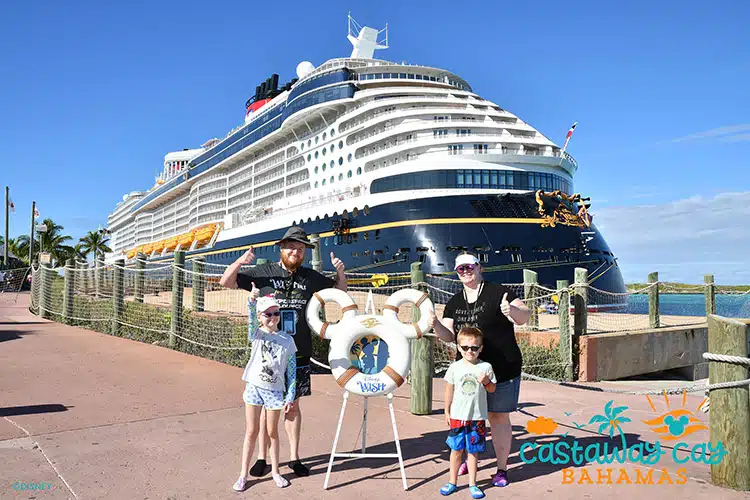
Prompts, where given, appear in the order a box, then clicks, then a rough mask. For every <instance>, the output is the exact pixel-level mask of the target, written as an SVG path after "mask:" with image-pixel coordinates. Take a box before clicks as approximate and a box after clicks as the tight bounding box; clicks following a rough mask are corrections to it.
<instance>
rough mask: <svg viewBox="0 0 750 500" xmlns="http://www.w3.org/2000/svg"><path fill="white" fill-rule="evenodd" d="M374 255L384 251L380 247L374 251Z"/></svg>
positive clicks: (381, 253)
mask: <svg viewBox="0 0 750 500" xmlns="http://www.w3.org/2000/svg"><path fill="white" fill-rule="evenodd" d="M372 253H373V254H374V255H383V251H382V250H380V249H378V250H375V251H373V252H372Z"/></svg>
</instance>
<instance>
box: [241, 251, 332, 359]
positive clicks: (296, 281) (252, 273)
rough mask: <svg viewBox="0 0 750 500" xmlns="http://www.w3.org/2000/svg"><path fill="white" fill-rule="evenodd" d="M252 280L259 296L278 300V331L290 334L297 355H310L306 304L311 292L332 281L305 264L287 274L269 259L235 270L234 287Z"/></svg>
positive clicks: (329, 285) (248, 287) (247, 285)
mask: <svg viewBox="0 0 750 500" xmlns="http://www.w3.org/2000/svg"><path fill="white" fill-rule="evenodd" d="M253 282H255V286H256V287H258V288H259V289H260V293H261V295H267V294H270V293H273V294H274V298H275V299H276V300H277V301H278V302H279V306H280V309H281V322H280V323H279V330H281V331H284V332H286V333H287V334H289V335H291V336H292V338H293V339H294V343H295V344H296V345H297V357H298V358H310V356H312V337H311V334H310V327H309V326H308V325H307V320H306V319H305V311H306V310H307V303H308V302H309V301H310V299H312V296H313V293H315V292H319V291H321V290H323V289H326V288H333V284H334V280H333V279H331V278H326V277H325V276H323V275H322V274H320V273H319V272H317V271H315V270H314V269H310V268H307V267H300V268H299V269H297V271H296V272H295V273H290V272H289V271H287V270H286V269H284V268H283V267H281V266H280V265H279V263H278V262H269V263H267V264H259V265H257V266H255V267H253V268H251V269H248V270H247V271H240V272H239V273H237V286H238V287H240V288H242V289H243V290H252V288H253Z"/></svg>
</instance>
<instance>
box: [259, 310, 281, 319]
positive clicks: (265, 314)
mask: <svg viewBox="0 0 750 500" xmlns="http://www.w3.org/2000/svg"><path fill="white" fill-rule="evenodd" d="M261 314H262V315H263V316H265V317H266V318H271V317H273V316H281V312H280V311H276V312H272V313H261Z"/></svg>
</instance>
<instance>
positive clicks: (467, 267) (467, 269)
mask: <svg viewBox="0 0 750 500" xmlns="http://www.w3.org/2000/svg"><path fill="white" fill-rule="evenodd" d="M476 267H477V266H475V265H474V264H464V265H463V266H458V267H457V268H456V272H458V273H459V274H463V273H473V272H474V269H476Z"/></svg>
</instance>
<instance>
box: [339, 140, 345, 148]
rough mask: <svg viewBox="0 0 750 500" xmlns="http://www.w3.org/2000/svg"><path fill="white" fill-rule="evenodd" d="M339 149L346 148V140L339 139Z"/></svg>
mask: <svg viewBox="0 0 750 500" xmlns="http://www.w3.org/2000/svg"><path fill="white" fill-rule="evenodd" d="M339 149H344V141H339Z"/></svg>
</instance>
